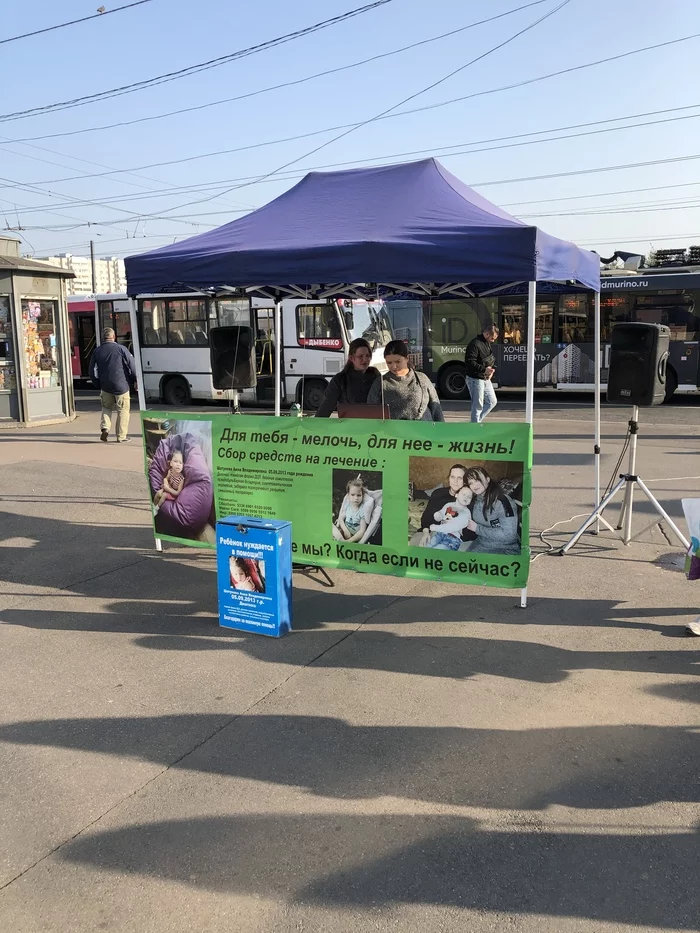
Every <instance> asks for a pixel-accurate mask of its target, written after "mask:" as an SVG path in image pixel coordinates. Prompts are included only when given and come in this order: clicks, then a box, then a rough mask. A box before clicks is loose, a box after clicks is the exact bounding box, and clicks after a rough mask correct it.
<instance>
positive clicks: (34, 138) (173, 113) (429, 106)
mask: <svg viewBox="0 0 700 933" xmlns="http://www.w3.org/2000/svg"><path fill="white" fill-rule="evenodd" d="M517 9H518V10H520V9H525V7H518V8H517ZM509 12H511V13H512V12H515V11H514V10H511V11H509ZM502 15H506V14H502ZM482 22H489V21H488V20H483V21H482ZM473 25H480V24H479V23H476V24H473ZM464 28H465V29H466V28H470V27H464ZM446 35H450V33H445V34H444V35H441V36H435V37H434V38H433V39H427V40H424V41H425V42H433V41H436V40H437V39H442V38H444V37H445V36H446ZM698 38H700V33H692V34H691V35H688V36H680V37H679V38H678V39H669V40H667V41H666V42H658V43H656V44H655V45H645V46H642V47H641V48H638V49H630V50H629V51H628V52H620V53H619V54H618V55H611V56H608V57H607V58H599V59H596V60H595V61H593V62H585V63H584V64H583V65H572V66H571V67H570V68H563V69H560V70H559V71H551V72H549V73H548V74H545V75H538V76H537V77H535V78H526V79H525V80H523V81H516V82H515V83H514V84H503V85H501V86H500V87H493V88H487V89H486V90H484V91H474V92H473V93H471V94H465V95H463V96H462V97H452V98H450V99H449V100H443V101H438V102H437V103H435V104H427V105H425V106H423V107H416V108H414V109H413V110H402V111H401V112H400V113H390V114H387V116H386V117H382V118H381V119H383V120H395V119H397V118H398V117H405V116H410V115H412V114H414V113H424V112H425V111H429V110H438V109H440V108H441V107H448V106H450V105H452V104H460V103H463V102H464V101H465V100H472V99H473V98H475V97H485V96H486V95H488V94H499V93H500V92H501V91H512V90H516V89H517V88H521V87H526V86H527V85H529V84H537V83H538V82H540V81H547V80H549V79H550V78H558V77H560V76H561V75H565V74H571V73H572V72H575V71H584V70H585V69H587V68H595V67H596V66H598V65H606V64H608V63H609V62H614V61H618V60H619V59H621V58H629V57H630V56H632V55H640V54H641V53H642V52H651V51H654V50H655V49H661V48H664V47H666V46H670V45H677V44H678V43H680V42H689V41H691V40H692V39H698ZM417 44H421V43H417ZM411 48H414V46H411V45H407V46H404V47H403V48H400V49H395V50H393V51H392V52H386V53H384V55H378V56H373V57H372V58H366V59H362V61H359V62H353V63H352V64H350V65H343V66H342V67H340V68H331V69H330V70H329V71H319V72H317V73H316V74H313V75H307V76H306V77H305V78H299V79H297V80H295V81H287V82H285V83H283V84H273V85H270V86H269V87H264V88H259V89H258V90H257V91H248V92H247V93H245V94H239V95H237V96H236V97H226V98H224V99H223V100H215V101H209V102H208V103H205V104H198V105H197V106H195V107H184V108H182V109H180V110H169V111H167V112H165V113H156V114H153V115H152V116H150V117H139V118H138V119H136V120H122V121H120V122H118V123H107V124H104V125H103V126H86V127H84V128H83V129H80V130H67V131H64V132H61V133H45V134H43V135H42V136H26V137H23V138H21V139H13V140H12V142H13V143H30V142H36V141H39V140H43V139H58V138H62V137H64V136H78V135H80V134H82V133H96V132H99V131H101V130H113V129H117V128H120V127H123V126H134V125H135V124H137V123H149V122H151V121H152V120H163V119H165V118H166V117H172V116H180V115H181V114H183V113H194V112H195V111H199V110H205V109H207V108H208V107H218V106H220V105H221V104H230V103H233V102H235V101H238V100H246V99H247V98H249V97H256V96H257V95H259V94H266V93H268V92H269V91H277V90H280V89H282V88H287V87H293V86H294V85H296V84H303V83H304V82H306V81H311V80H313V79H314V78H323V77H326V76H327V75H331V74H335V73H336V72H338V71H346V70H348V69H349V68H357V67H358V66H360V65H366V64H368V63H369V62H372V61H375V60H376V59H377V58H385V57H388V56H390V55H396V54H398V53H399V52H403V51H406V50H407V49H411ZM350 126H359V124H357V123H345V124H341V125H339V126H332V127H328V128H327V130H318V131H317V132H318V133H324V132H330V131H333V130H343V129H347V128H348V127H350ZM307 135H310V136H311V135H315V134H314V133H309V134H307ZM292 138H302V137H292Z"/></svg>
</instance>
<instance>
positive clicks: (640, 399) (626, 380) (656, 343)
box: [608, 323, 671, 407]
mask: <svg viewBox="0 0 700 933" xmlns="http://www.w3.org/2000/svg"><path fill="white" fill-rule="evenodd" d="M670 335H671V332H670V330H669V329H668V327H665V326H664V325H663V324H627V323H622V324H615V326H614V327H613V330H612V340H611V342H610V371H609V373H608V401H609V402H622V403H625V404H627V405H642V406H645V407H649V406H650V405H660V404H661V403H662V402H663V400H664V397H665V395H666V361H667V360H668V344H669V339H670Z"/></svg>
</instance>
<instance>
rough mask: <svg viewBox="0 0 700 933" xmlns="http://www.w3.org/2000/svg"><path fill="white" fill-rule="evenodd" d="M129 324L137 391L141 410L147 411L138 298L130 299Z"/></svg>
mask: <svg viewBox="0 0 700 933" xmlns="http://www.w3.org/2000/svg"><path fill="white" fill-rule="evenodd" d="M129 324H130V325H131V345H132V347H133V351H134V361H135V362H136V392H137V394H138V397H139V411H146V390H145V388H144V384H143V365H142V362H141V342H140V340H139V325H138V321H137V320H136V299H135V298H130V299H129Z"/></svg>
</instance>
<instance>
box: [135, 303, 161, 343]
mask: <svg viewBox="0 0 700 933" xmlns="http://www.w3.org/2000/svg"><path fill="white" fill-rule="evenodd" d="M140 305H141V315H142V320H143V345H144V347H160V346H162V345H163V344H164V343H167V337H166V334H167V331H166V326H165V302H164V301H163V300H162V299H160V298H159V299H156V300H155V301H141V302H140Z"/></svg>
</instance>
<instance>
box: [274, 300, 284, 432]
mask: <svg viewBox="0 0 700 933" xmlns="http://www.w3.org/2000/svg"><path fill="white" fill-rule="evenodd" d="M281 325H282V302H281V301H277V302H275V415H276V416H277V417H278V418H279V416H280V415H281V414H282V326H281Z"/></svg>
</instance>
